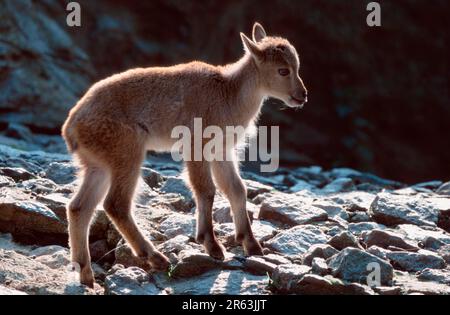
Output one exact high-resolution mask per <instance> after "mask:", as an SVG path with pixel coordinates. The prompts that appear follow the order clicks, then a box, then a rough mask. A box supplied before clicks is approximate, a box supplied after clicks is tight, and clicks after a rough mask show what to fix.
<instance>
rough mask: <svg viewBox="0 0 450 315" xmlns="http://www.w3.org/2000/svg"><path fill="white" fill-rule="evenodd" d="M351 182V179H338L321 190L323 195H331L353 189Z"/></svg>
mask: <svg viewBox="0 0 450 315" xmlns="http://www.w3.org/2000/svg"><path fill="white" fill-rule="evenodd" d="M353 188H354V186H353V181H352V179H351V178H347V177H339V178H336V179H335V180H333V181H332V182H331V183H329V184H327V185H326V186H325V187H323V188H322V190H321V191H322V192H323V193H327V194H331V193H338V192H343V191H349V190H351V189H353Z"/></svg>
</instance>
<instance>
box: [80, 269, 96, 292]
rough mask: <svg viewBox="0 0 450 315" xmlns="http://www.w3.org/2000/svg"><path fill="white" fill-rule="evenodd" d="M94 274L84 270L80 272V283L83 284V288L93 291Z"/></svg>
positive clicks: (90, 270)
mask: <svg viewBox="0 0 450 315" xmlns="http://www.w3.org/2000/svg"><path fill="white" fill-rule="evenodd" d="M94 282H95V281H94V273H93V272H92V269H90V268H85V269H84V270H81V272H80V283H81V284H84V285H85V286H87V287H89V288H91V289H93V288H94Z"/></svg>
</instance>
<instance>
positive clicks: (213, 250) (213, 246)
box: [204, 241, 225, 260]
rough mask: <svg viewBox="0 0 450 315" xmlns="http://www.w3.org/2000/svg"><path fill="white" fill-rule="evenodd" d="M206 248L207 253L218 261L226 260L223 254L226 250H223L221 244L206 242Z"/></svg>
mask: <svg viewBox="0 0 450 315" xmlns="http://www.w3.org/2000/svg"><path fill="white" fill-rule="evenodd" d="M204 246H205V249H206V252H207V253H208V255H209V256H211V257H212V258H214V259H218V260H224V259H225V255H224V253H223V252H224V249H223V248H222V246H221V245H220V243H219V242H217V241H212V242H205V243H204Z"/></svg>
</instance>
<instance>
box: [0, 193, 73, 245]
mask: <svg viewBox="0 0 450 315" xmlns="http://www.w3.org/2000/svg"><path fill="white" fill-rule="evenodd" d="M0 214H1V215H0V231H2V232H6V233H11V234H13V235H14V236H15V237H17V238H20V239H22V240H24V241H25V240H28V241H30V240H33V242H38V243H39V244H43V245H45V244H46V243H47V244H51V243H52V242H55V241H56V242H58V243H64V242H65V241H64V239H65V238H66V224H65V222H64V221H63V220H61V219H60V218H59V217H58V216H57V215H56V214H55V213H54V212H53V211H52V210H50V209H49V208H48V207H46V206H45V205H43V204H41V203H39V202H36V201H32V200H30V197H29V196H28V195H26V194H23V193H20V192H18V191H16V190H15V189H12V188H9V187H3V188H0Z"/></svg>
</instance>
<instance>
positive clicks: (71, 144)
mask: <svg viewBox="0 0 450 315" xmlns="http://www.w3.org/2000/svg"><path fill="white" fill-rule="evenodd" d="M61 133H62V137H63V138H64V140H65V141H66V145H67V150H68V151H69V152H70V153H74V152H75V151H76V150H77V149H78V142H77V141H76V137H75V132H74V130H73V126H72V119H71V117H70V116H69V118H68V119H67V120H66V122H65V123H64V125H63V126H62V132H61Z"/></svg>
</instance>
